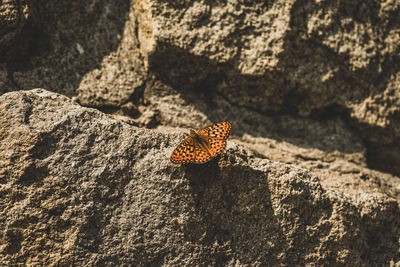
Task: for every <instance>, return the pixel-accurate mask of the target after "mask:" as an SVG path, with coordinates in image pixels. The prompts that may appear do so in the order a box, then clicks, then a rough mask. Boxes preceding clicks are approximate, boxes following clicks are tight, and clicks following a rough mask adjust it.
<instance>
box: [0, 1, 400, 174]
mask: <svg viewBox="0 0 400 267" xmlns="http://www.w3.org/2000/svg"><path fill="white" fill-rule="evenodd" d="M16 3H17V2H16V1H3V2H2V3H1V4H0V25H3V26H1V27H2V29H0V31H1V32H4V33H5V35H4V36H6V37H7V36H8V37H7V40H12V41H13V42H8V43H12V44H15V43H18V44H23V45H21V46H19V45H18V46H16V50H17V52H18V49H19V50H20V51H19V52H20V53H19V54H18V53H17V55H16V56H14V55H15V53H12V54H9V55H8V57H7V56H6V57H5V58H4V59H5V62H7V63H4V62H3V60H1V59H0V93H5V92H7V91H13V90H19V89H23V90H26V89H31V88H36V87H41V88H45V89H48V90H51V91H54V92H58V93H61V94H64V95H67V96H70V97H72V96H75V97H76V100H77V101H79V103H81V104H83V105H85V106H92V107H98V108H101V109H102V110H104V111H107V112H115V111H116V110H119V112H123V113H124V114H125V115H129V116H132V117H134V118H136V119H137V121H138V125H144V126H147V127H155V126H156V125H157V124H158V123H160V121H159V120H160V118H161V117H164V118H165V117H166V116H170V114H169V113H171V110H169V109H167V108H164V107H162V108H161V109H156V108H155V107H156V106H157V103H160V102H163V101H165V96H168V97H169V99H170V100H171V99H173V100H174V101H175V105H176V106H177V108H178V109H179V111H178V112H177V113H179V112H181V113H197V112H200V113H201V112H203V110H202V106H203V107H204V106H207V105H209V104H210V100H213V99H215V98H218V97H221V96H222V97H223V98H224V101H227V102H229V103H230V104H232V105H231V106H230V107H229V108H228V109H226V110H222V112H223V117H229V116H231V117H235V116H236V114H234V113H233V112H232V111H231V110H234V109H235V108H236V107H238V106H239V107H243V108H245V109H246V110H251V111H257V112H261V113H264V114H265V113H271V112H273V113H274V114H277V113H278V114H279V113H281V112H285V113H286V114H289V115H290V116H293V119H296V118H297V116H298V115H301V116H310V117H315V116H317V117H318V116H321V114H330V116H331V117H332V116H337V117H341V119H342V120H345V121H346V123H347V124H349V127H350V128H352V131H353V134H356V135H358V136H359V137H360V140H361V141H362V143H364V145H365V154H366V159H367V161H366V162H367V164H368V166H370V167H372V168H376V169H379V170H383V171H386V172H389V173H392V174H396V175H399V174H400V167H399V166H400V143H399V142H398V140H399V139H400V128H399V127H400V126H399V125H400V123H399V121H400V95H399V87H400V85H399V77H400V64H399V62H400V59H399V55H400V45H399V44H400V35H399V32H400V19H399V18H400V4H399V1H397V0H393V1H392V0H388V1H368V2H366V1H362V0H358V1H350V2H349V1H336V2H332V1H317V2H310V1H294V0H293V1H281V0H276V1H269V2H265V1H238V0H233V1H211V2H210V1H176V0H173V1H160V0H138V1H131V3H128V2H127V1H114V2H112V3H110V2H109V1H106V0H93V1H84V2H68V1H67V2H66V1H61V2H60V1H56V2H43V3H41V2H40V3H39V2H38V1H35V0H30V1H27V2H26V1H20V2H18V3H20V6H19V7H18V6H17V5H16ZM27 3H29V5H28V4H27ZM28 7H35V8H30V9H28ZM15 10H19V13H16V11H15ZM32 10H33V11H34V12H32ZM30 13H32V14H30ZM31 15H35V16H31ZM29 16H31V17H34V18H35V19H34V22H39V23H38V24H37V25H36V27H34V28H33V29H31V31H33V33H30V34H28V35H23V34H22V35H21V34H17V33H19V32H20V31H21V30H22V28H23V27H24V26H25V25H26V23H24V22H25V21H27V18H28V17H29ZM28 24H29V23H28ZM82 25H84V27H82ZM32 36H33V38H32ZM6 37H4V38H6ZM17 37H18V38H17ZM0 46H2V47H0V48H5V47H6V45H1V44H0ZM6 54H7V53H6ZM166 87H169V88H170V90H169V91H168V92H161V91H160V88H166ZM144 88H147V89H148V92H147V96H150V97H149V98H147V99H146V98H144V97H143V91H144ZM202 95H207V96H208V97H207V98H206V99H203V101H204V103H200V105H198V106H196V107H189V108H188V107H187V103H185V102H187V101H186V100H187V98H188V97H190V98H194V99H197V98H201V96H202ZM143 102H145V103H153V104H154V105H150V106H146V105H143ZM179 102H181V103H184V105H178V103H179ZM197 102H199V101H197ZM214 102H217V101H214ZM189 104H192V103H189ZM207 108H208V107H207ZM220 113H221V112H220ZM274 114H272V117H274V116H275V115H274ZM204 115H205V118H204V119H205V120H208V121H212V120H213V119H216V118H211V117H210V115H209V114H204ZM223 117H222V118H221V116H220V117H218V119H222V120H223V119H224V118H223ZM171 120H172V123H171V124H166V125H167V126H172V125H178V126H184V125H182V124H179V120H180V118H177V117H176V114H175V115H174V116H173V118H172V119H170V121H171ZM267 120H268V118H267ZM320 120H321V118H320ZM190 121H193V120H190ZM163 122H165V120H163ZM241 123H243V122H241ZM191 126H192V127H194V126H195V125H191ZM291 131H292V132H296V129H291ZM264 154H265V155H266V153H264Z"/></svg>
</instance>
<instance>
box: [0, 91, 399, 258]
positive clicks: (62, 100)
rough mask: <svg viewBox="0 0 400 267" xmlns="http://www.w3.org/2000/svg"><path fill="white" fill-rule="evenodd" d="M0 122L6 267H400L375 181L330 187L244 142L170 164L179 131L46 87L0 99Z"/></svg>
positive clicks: (394, 200)
mask: <svg viewBox="0 0 400 267" xmlns="http://www.w3.org/2000/svg"><path fill="white" fill-rule="evenodd" d="M0 114H1V116H0V182H1V186H0V195H1V198H0V244H1V245H0V255H1V257H0V264H2V265H17V264H22V265H25V264H27V265H46V264H58V265H137V266H147V265H149V266H150V265H151V266H159V265H176V266H181V265H197V266H199V265H202V266H203V265H214V266H216V265H217V266H221V265H296V264H297V265H306V264H316V265H332V264H337V265H352V266H360V265H388V264H393V263H394V262H397V261H399V260H400V259H399V249H400V244H399V242H400V240H399V237H400V228H399V227H400V212H399V206H398V201H399V199H400V197H399V194H397V196H396V195H393V194H391V193H390V192H389V191H386V190H385V188H384V187H379V185H378V183H376V184H374V183H371V184H370V186H369V187H368V188H362V187H359V188H358V190H349V191H347V192H344V191H342V190H341V189H333V187H331V188H330V187H329V186H322V185H321V183H320V179H319V178H318V177H317V176H316V175H315V174H313V173H312V172H310V171H307V170H306V169H304V168H300V167H296V166H294V165H288V164H284V163H278V162H274V161H270V160H268V159H265V158H262V155H261V154H260V155H259V154H258V153H257V152H252V151H250V150H248V149H245V148H244V147H243V146H241V145H240V144H239V142H240V141H239V140H237V139H236V138H235V134H234V136H233V138H232V139H229V140H228V147H227V150H226V151H225V152H224V153H223V154H222V155H221V156H220V157H217V158H215V159H214V160H212V161H211V162H209V163H206V164H202V165H188V166H178V165H173V164H172V163H171V162H170V161H169V156H170V154H171V152H172V150H173V149H174V148H175V146H176V145H177V144H179V142H180V141H181V139H182V138H184V136H185V135H184V134H183V133H182V132H181V131H178V130H174V131H171V129H165V128H160V129H159V130H149V129H141V128H138V127H136V126H133V125H131V124H130V122H131V121H130V120H126V119H121V117H111V116H109V115H105V114H103V113H101V112H99V111H97V110H94V109H90V108H83V107H81V106H80V105H78V104H77V103H75V102H73V101H72V100H70V99H69V98H67V97H65V96H62V95H59V94H56V93H51V92H49V91H46V90H43V89H35V90H30V91H17V92H11V93H7V94H4V95H2V96H0ZM234 127H235V126H234ZM331 167H334V166H331ZM364 171H368V170H367V169H365V170H364ZM377 176H378V178H377V179H379V176H380V177H385V174H380V175H377ZM357 177H358V174H355V175H354V177H352V178H353V179H356V178H357ZM332 178H334V174H333V173H332ZM364 178H365V177H364ZM386 178H387V177H386ZM396 179H398V178H396V177H392V178H391V179H388V178H387V179H386V180H385V179H383V178H382V179H380V180H379V182H380V183H381V184H382V183H383V182H384V181H385V183H386V184H390V183H392V184H394V185H395V183H394V182H393V180H396ZM397 190H398V191H397V192H399V190H400V189H399V188H398V189H397ZM392 192H393V191H392Z"/></svg>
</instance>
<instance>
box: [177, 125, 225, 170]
mask: <svg viewBox="0 0 400 267" xmlns="http://www.w3.org/2000/svg"><path fill="white" fill-rule="evenodd" d="M231 129H232V123H230V122H227V121H225V122H218V123H216V124H213V125H211V126H207V127H205V128H203V129H201V130H200V131H198V132H195V131H194V130H192V129H190V136H189V137H187V138H186V139H185V140H184V141H183V142H182V143H181V144H180V145H179V146H178V147H177V148H176V149H175V150H174V152H172V155H171V162H172V163H175V164H186V163H205V162H207V161H209V160H211V159H212V158H213V157H215V156H216V155H218V154H219V153H221V152H222V151H223V150H224V149H225V147H226V139H227V138H228V136H229V134H230V132H231Z"/></svg>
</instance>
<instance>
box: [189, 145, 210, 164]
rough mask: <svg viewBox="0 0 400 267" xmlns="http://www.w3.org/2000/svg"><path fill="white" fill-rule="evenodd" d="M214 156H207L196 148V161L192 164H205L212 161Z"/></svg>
mask: <svg viewBox="0 0 400 267" xmlns="http://www.w3.org/2000/svg"><path fill="white" fill-rule="evenodd" d="M213 157H214V156H213V155H212V154H208V153H207V152H206V151H204V150H203V149H201V148H198V147H196V159H195V161H194V162H196V163H205V162H207V161H209V160H210V159H212V158H213Z"/></svg>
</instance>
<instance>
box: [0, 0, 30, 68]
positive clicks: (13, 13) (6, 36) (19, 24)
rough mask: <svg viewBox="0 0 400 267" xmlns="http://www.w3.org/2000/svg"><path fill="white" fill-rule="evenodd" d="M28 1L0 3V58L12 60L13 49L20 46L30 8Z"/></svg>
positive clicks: (13, 0) (6, 0) (8, 0)
mask: <svg viewBox="0 0 400 267" xmlns="http://www.w3.org/2000/svg"><path fill="white" fill-rule="evenodd" d="M28 3H29V0H23V1H16V0H5V1H1V3H0V58H1V59H2V60H0V62H1V61H3V60H4V59H7V58H8V59H9V58H12V57H13V56H15V55H14V53H13V52H14V51H13V50H14V47H15V46H20V45H21V43H19V42H18V41H21V39H22V38H21V37H22V35H23V30H24V27H26V24H27V21H28V18H29V14H30V13H31V14H32V11H31V10H32V7H30V6H29V4H28Z"/></svg>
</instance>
